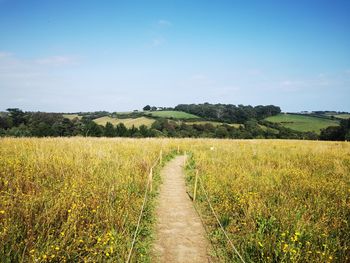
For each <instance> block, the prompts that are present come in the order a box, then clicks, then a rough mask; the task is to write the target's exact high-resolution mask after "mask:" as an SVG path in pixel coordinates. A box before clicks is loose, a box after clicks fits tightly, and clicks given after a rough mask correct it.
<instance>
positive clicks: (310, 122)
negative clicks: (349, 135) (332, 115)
mask: <svg viewBox="0 0 350 263" xmlns="http://www.w3.org/2000/svg"><path fill="white" fill-rule="evenodd" d="M266 120H267V121H270V122H275V123H280V124H282V125H283V126H284V127H286V128H290V129H293V130H296V131H301V132H316V133H320V131H321V129H324V128H327V127H329V126H338V125H339V122H338V121H335V120H327V119H322V118H317V117H311V116H305V115H294V114H279V115H276V116H271V117H268V118H266Z"/></svg>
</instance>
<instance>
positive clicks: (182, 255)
mask: <svg viewBox="0 0 350 263" xmlns="http://www.w3.org/2000/svg"><path fill="white" fill-rule="evenodd" d="M184 158H186V157H185V156H178V157H176V158H175V159H173V160H171V161H170V162H169V163H168V164H167V165H166V166H165V167H164V169H163V170H162V172H161V176H162V180H163V183H162V185H161V188H160V195H159V197H158V204H157V209H156V216H157V224H156V237H155V243H154V246H153V251H152V254H153V258H152V262H167V263H172V262H181V263H184V262H188V263H189V262H191V263H195V262H201V263H203V262H212V260H211V258H210V257H209V255H208V251H209V247H210V243H209V241H208V240H207V238H206V234H205V230H204V227H203V225H202V222H201V220H200V218H199V216H198V214H197V213H196V211H195V209H194V207H193V204H192V201H191V200H190V198H189V197H188V195H187V193H186V185H185V174H184V171H183V163H184Z"/></svg>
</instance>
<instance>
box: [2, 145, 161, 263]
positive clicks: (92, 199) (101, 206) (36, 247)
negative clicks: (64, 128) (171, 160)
mask: <svg viewBox="0 0 350 263" xmlns="http://www.w3.org/2000/svg"><path fill="white" fill-rule="evenodd" d="M161 148H163V150H164V154H166V153H167V145H166V142H164V141H162V140H147V139H145V140H136V139H123V140H121V139H91V138H90V139H85V138H71V139H63V138H59V139H11V138H5V139H0V261H1V262H20V261H21V260H24V261H39V262H46V261H55V262H64V261H69V262H71V261H98V262H102V261H108V260H110V261H113V262H115V261H124V260H125V258H126V255H127V252H128V249H129V247H130V243H131V238H132V234H133V231H134V229H135V225H136V222H137V217H138V214H139V210H140V207H141V204H142V198H143V193H144V189H145V185H146V180H147V175H148V170H149V168H150V166H151V165H152V163H153V162H154V160H156V158H157V157H158V155H159V151H160V149H161ZM143 231H145V230H143ZM142 249H143V248H142V247H141V248H140V249H139V251H137V250H138V248H136V252H135V253H136V255H135V257H136V258H142V256H143V255H141V253H143V252H142Z"/></svg>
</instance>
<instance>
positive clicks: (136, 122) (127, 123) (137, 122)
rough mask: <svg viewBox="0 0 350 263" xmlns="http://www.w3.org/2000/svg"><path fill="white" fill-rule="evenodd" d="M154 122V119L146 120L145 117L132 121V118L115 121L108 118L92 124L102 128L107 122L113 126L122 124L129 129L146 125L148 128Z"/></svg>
mask: <svg viewBox="0 0 350 263" xmlns="http://www.w3.org/2000/svg"><path fill="white" fill-rule="evenodd" d="M154 121H155V120H154V119H150V118H146V117H138V118H135V119H133V118H127V119H117V118H112V117H109V116H105V117H101V118H97V119H95V120H94V122H96V123H97V124H99V125H103V126H105V125H106V124H107V122H110V123H112V124H113V125H117V124H119V123H124V125H125V126H126V127H127V128H131V127H132V126H133V125H134V126H135V127H137V128H138V127H140V126H141V125H146V126H148V127H150V126H151V125H152V123H153V122H154Z"/></svg>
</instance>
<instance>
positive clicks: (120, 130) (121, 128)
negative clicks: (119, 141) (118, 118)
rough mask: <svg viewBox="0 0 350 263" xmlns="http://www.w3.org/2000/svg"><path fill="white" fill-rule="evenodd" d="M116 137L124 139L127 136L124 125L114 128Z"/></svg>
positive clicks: (120, 124)
mask: <svg viewBox="0 0 350 263" xmlns="http://www.w3.org/2000/svg"><path fill="white" fill-rule="evenodd" d="M115 130H116V136H119V137H126V136H128V129H127V128H126V127H125V125H124V123H122V122H121V123H119V124H118V125H117V127H116V129H115Z"/></svg>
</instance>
